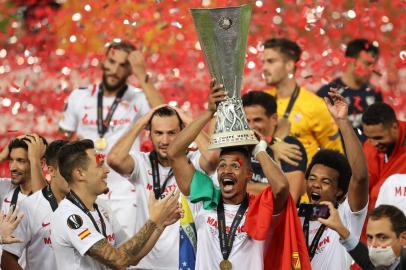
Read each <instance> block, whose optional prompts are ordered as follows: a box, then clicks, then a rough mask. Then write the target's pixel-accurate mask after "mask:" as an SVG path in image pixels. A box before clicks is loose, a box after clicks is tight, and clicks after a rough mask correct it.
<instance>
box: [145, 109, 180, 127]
mask: <svg viewBox="0 0 406 270" xmlns="http://www.w3.org/2000/svg"><path fill="white" fill-rule="evenodd" d="M174 115H176V117H177V118H178V120H179V127H180V129H183V128H184V126H185V125H184V123H183V121H182V119H181V118H180V115H179V114H178V112H177V111H176V110H175V109H174V108H172V107H171V106H164V107H161V108H158V109H156V110H155V112H154V113H153V114H152V115H151V118H150V119H149V121H148V126H147V129H149V130H151V122H152V119H153V118H154V117H155V116H160V117H170V116H174Z"/></svg>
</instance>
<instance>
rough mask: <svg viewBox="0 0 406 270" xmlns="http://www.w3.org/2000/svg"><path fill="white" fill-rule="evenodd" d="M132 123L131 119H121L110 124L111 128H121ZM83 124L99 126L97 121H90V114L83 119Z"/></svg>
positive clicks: (113, 120)
mask: <svg viewBox="0 0 406 270" xmlns="http://www.w3.org/2000/svg"><path fill="white" fill-rule="evenodd" d="M130 123H131V119H130V118H119V119H112V120H111V122H110V126H120V125H127V124H130ZM82 124H83V125H85V126H97V119H89V118H88V114H87V113H85V115H84V116H83V117H82Z"/></svg>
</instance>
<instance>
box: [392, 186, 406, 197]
mask: <svg viewBox="0 0 406 270" xmlns="http://www.w3.org/2000/svg"><path fill="white" fill-rule="evenodd" d="M397 196H405V197H406V186H404V187H402V186H400V187H395V197H397Z"/></svg>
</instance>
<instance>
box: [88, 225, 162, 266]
mask: <svg viewBox="0 0 406 270" xmlns="http://www.w3.org/2000/svg"><path fill="white" fill-rule="evenodd" d="M162 231H163V230H162V229H159V228H158V226H157V225H156V224H155V223H154V222H152V221H150V220H148V221H147V223H145V225H144V226H143V227H142V228H141V230H140V231H139V232H138V233H137V234H136V235H135V236H133V237H132V238H131V239H130V240H128V241H127V242H125V243H124V244H123V245H121V246H120V247H119V248H114V247H113V246H111V245H110V244H109V242H108V241H107V239H106V238H103V239H102V240H100V241H98V242H97V243H96V244H94V245H93V246H92V247H91V248H90V249H89V250H88V252H87V255H89V256H90V257H92V258H94V259H95V260H97V261H99V262H101V263H103V264H104V265H107V266H108V267H110V268H113V269H123V268H126V267H127V266H129V265H135V264H137V263H138V262H139V261H140V260H141V258H142V257H144V256H145V255H146V254H147V253H145V254H144V252H143V253H141V250H142V248H143V247H144V246H145V245H147V243H150V242H152V240H153V238H154V239H155V242H156V240H157V239H158V238H159V235H161V233H162ZM152 235H154V237H152ZM156 236H157V237H156ZM149 240H151V241H149ZM155 242H154V244H155ZM152 246H153V244H152V245H151V248H152Z"/></svg>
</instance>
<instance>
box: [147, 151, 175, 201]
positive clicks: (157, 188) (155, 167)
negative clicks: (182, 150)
mask: <svg viewBox="0 0 406 270" xmlns="http://www.w3.org/2000/svg"><path fill="white" fill-rule="evenodd" d="M149 161H150V162H151V169H152V184H153V189H154V194H155V199H157V200H158V199H159V198H160V197H161V195H162V193H164V191H165V188H166V185H168V181H169V179H170V178H171V177H172V176H173V171H172V168H171V169H170V171H169V174H168V176H167V177H166V179H165V181H164V183H163V184H162V187H161V180H160V179H159V162H158V157H157V153H156V152H155V151H152V152H151V153H150V154H149Z"/></svg>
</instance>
